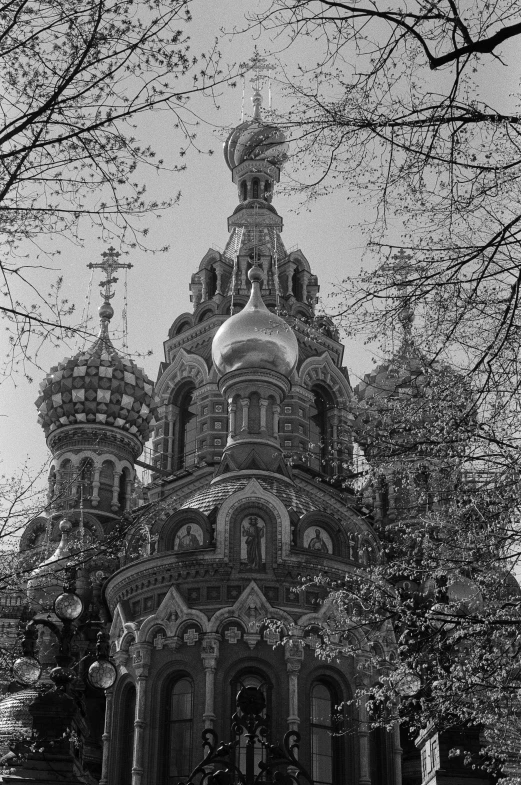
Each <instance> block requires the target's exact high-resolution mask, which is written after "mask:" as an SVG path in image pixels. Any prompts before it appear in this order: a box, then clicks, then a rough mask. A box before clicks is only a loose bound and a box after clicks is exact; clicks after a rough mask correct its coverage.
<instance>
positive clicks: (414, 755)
mask: <svg viewBox="0 0 521 785" xmlns="http://www.w3.org/2000/svg"><path fill="white" fill-rule="evenodd" d="M261 102H262V100H261V94H260V92H259V91H258V90H257V91H256V92H255V94H254V98H253V103H254V113H253V117H252V118H251V119H248V120H246V121H245V122H242V123H241V124H240V125H238V126H237V127H236V128H234V129H233V130H232V131H231V133H230V134H229V136H228V139H227V141H226V144H225V148H224V158H225V162H226V165H227V166H228V167H229V169H230V173H231V179H232V182H233V185H234V186H235V187H236V189H237V194H238V205H237V207H236V209H235V210H234V212H233V214H232V215H231V216H230V217H229V218H228V233H229V234H228V240H227V242H226V246H225V249H224V251H222V252H219V251H216V250H214V249H209V250H208V251H207V252H206V253H205V255H204V256H203V258H202V260H201V262H200V264H199V266H198V268H197V270H196V271H195V272H194V274H193V275H192V277H191V284H190V291H191V296H190V300H191V308H190V310H188V309H187V311H186V312H185V313H182V314H180V315H179V316H177V317H176V318H175V319H174V321H173V323H172V325H171V327H170V329H169V331H168V336H167V337H166V340H165V343H164V361H163V362H162V363H161V365H160V368H159V373H158V377H157V381H156V383H155V385H153V384H152V382H151V381H150V380H149V379H148V378H147V377H146V375H145V374H144V373H143V371H141V370H140V369H139V368H138V367H137V366H136V365H135V364H134V363H133V362H132V361H131V360H130V359H128V358H127V357H126V356H125V355H124V354H123V353H120V352H118V351H117V350H116V349H115V347H114V346H113V344H112V342H111V340H110V335H109V332H110V320H111V317H112V315H113V309H112V306H111V304H110V299H111V297H112V292H111V289H110V284H111V278H112V274H113V272H114V271H115V270H117V269H118V267H120V266H122V265H121V264H120V263H119V261H118V254H117V253H116V252H115V251H114V249H110V250H109V251H106V252H105V254H104V255H103V261H102V263H101V264H100V266H101V267H102V268H103V269H104V271H105V272H106V274H107V281H106V282H105V284H106V285H105V295H104V302H103V304H102V306H101V308H100V320H101V331H100V335H99V337H98V339H97V340H96V342H95V343H94V344H93V345H92V346H91V347H90V348H88V349H86V350H83V351H81V352H79V353H78V354H77V355H75V356H74V357H72V358H67V359H65V360H63V361H62V362H60V363H59V364H58V365H57V366H56V367H54V368H53V369H52V370H51V371H50V372H49V374H48V375H47V376H46V378H45V379H44V381H43V383H42V385H41V394H40V397H39V398H38V401H37V407H38V411H39V418H40V422H41V425H42V426H43V429H44V431H45V436H46V438H47V443H48V446H49V449H50V451H51V453H52V455H53V462H52V468H51V471H50V475H49V498H50V499H52V500H54V506H53V508H52V513H50V514H49V516H48V517H46V518H44V517H41V518H39V519H37V520H35V521H32V522H31V523H30V525H29V526H28V527H27V529H26V531H25V532H24V534H23V536H22V539H21V551H22V553H23V554H25V555H26V556H27V559H32V560H33V561H32V562H31V565H33V568H32V572H31V577H30V579H29V586H28V596H29V600H30V602H32V603H33V605H31V608H33V609H34V607H35V605H34V603H35V602H38V603H39V605H38V608H39V612H43V610H45V608H46V605H45V603H46V602H48V601H49V597H50V595H51V594H52V592H54V595H56V594H57V593H58V592H59V591H60V589H59V583H60V580H59V579H58V578H57V577H56V575H57V565H59V566H58V569H59V570H61V569H62V568H63V567H64V566H65V563H66V562H67V563H68V562H69V561H70V560H73V558H74V554H75V553H78V552H84V550H85V548H87V549H88V548H92V550H93V552H95V548H94V546H95V545H97V544H100V543H101V544H103V542H111V543H112V542H113V543H117V536H116V535H117V532H118V527H119V526H120V525H121V521H122V520H123V521H124V522H125V526H126V527H127V528H126V529H125V532H126V533H125V536H124V540H123V544H122V545H120V546H117V545H114V546H111V548H112V550H111V548H108V549H107V548H105V549H103V548H101V549H100V552H99V553H97V552H95V555H94V556H93V557H92V558H91V559H89V560H87V561H83V562H82V563H81V564H80V565H79V568H78V571H77V579H76V593H77V594H78V595H79V596H80V597H81V598H82V601H83V606H84V608H85V609H86V612H87V611H88V612H94V611H95V613H96V614H97V615H96V619H97V620H99V624H100V625H102V626H103V628H104V630H105V631H106V632H107V633H108V635H109V636H110V640H109V643H110V656H111V659H112V661H113V662H114V664H115V665H116V668H117V679H116V681H115V683H114V685H113V686H112V687H111V688H110V689H108V690H106V692H105V691H103V690H101V689H96V688H95V687H94V686H92V685H87V686H83V687H82V690H81V691H80V693H79V697H78V699H77V700H78V705H79V706H80V711H79V715H81V716H79V717H78V716H76V715H75V719H74V722H75V723H76V725H75V727H76V734H75V742H74V744H73V745H72V747H71V749H72V752H71V751H70V750H69V749H67V750H65V748H64V747H63V743H61V742H60V744H61V746H60V744H57V745H56V748H55V750H56V751H55V753H52V752H49V753H45V754H44V753H41V751H40V752H38V750H30V751H29V752H27V754H26V756H25V758H24V760H23V761H22V762H21V763H19V768H18V769H17V768H16V765H15V764H13V766H14V767H13V768H11V769H9V770H8V771H7V773H6V774H4V775H3V777H2V779H3V780H4V781H5V782H14V781H15V780H16V781H17V782H19V781H20V778H21V779H22V780H24V781H25V780H27V781H28V782H37V781H38V782H39V781H44V780H45V782H48V783H54V782H66V783H69V782H70V783H76V782H82V783H88V785H94V784H95V783H100V785H178V783H187V782H188V780H189V777H190V774H191V772H192V771H193V770H194V768H195V767H196V766H197V764H198V763H199V762H200V761H201V759H202V757H203V747H202V736H201V734H202V732H203V731H204V730H205V729H211V731H213V732H214V734H216V736H215V737H216V738H218V739H219V740H220V741H222V742H228V741H230V740H231V739H232V737H233V733H232V730H231V726H232V723H233V716H234V714H235V712H236V711H237V707H236V697H237V694H238V692H240V691H241V690H245V689H247V688H254V689H255V690H256V691H257V694H259V693H260V694H261V695H262V716H263V717H264V720H263V722H264V726H265V728H264V731H263V732H264V733H265V735H264V736H263V738H265V739H267V740H268V741H269V742H270V743H271V744H277V745H280V744H282V740H283V738H284V736H285V734H286V733H288V732H298V733H299V734H300V747H299V752H298V763H299V764H300V766H301V767H302V768H303V769H305V771H306V772H307V773H308V774H309V777H310V780H311V782H312V783H313V784H314V785H402V783H404V785H420V783H425V784H426V783H427V782H432V783H437V782H441V779H440V775H439V769H440V768H443V767H442V766H441V764H440V758H439V755H440V751H439V749H438V750H436V747H435V745H434V746H433V745H432V744H431V747H430V748H429V755H427V754H426V753H422V749H420V748H417V747H416V746H415V745H414V744H413V743H412V742H410V741H409V742H407V741H405V740H404V739H402V740H401V739H400V732H399V729H398V727H397V726H395V728H394V730H387V729H385V728H374V729H372V728H371V723H370V717H369V716H368V714H367V710H366V707H365V703H364V701H360V700H355V695H356V694H357V693H358V692H359V691H360V690H362V691H366V692H367V693H370V690H371V685H372V684H373V683H374V682H375V680H377V679H378V678H379V676H380V675H381V673H388V672H390V670H391V669H392V668H393V665H394V664H395V663H396V658H397V653H396V652H397V646H396V640H395V636H394V633H393V630H392V628H391V627H390V626H389V627H386V626H385V625H384V627H383V628H382V629H381V630H379V631H378V634H376V633H375V634H374V635H372V636H371V635H368V634H364V633H363V631H362V630H361V629H360V625H359V624H357V619H356V612H355V611H356V609H354V610H353V623H352V625H351V626H350V627H348V628H347V629H346V630H345V631H344V632H343V635H344V639H345V640H349V642H350V644H351V646H352V648H353V647H354V648H355V649H356V651H357V655H356V656H353V655H352V654H349V655H348V654H344V653H343V652H342V646H341V642H342V641H341V639H340V638H339V648H338V657H336V658H334V659H332V660H325V659H321V658H320V657H317V656H316V649H317V645H318V643H319V641H320V634H321V627H322V624H323V622H324V620H325V619H326V618H327V617H328V614H330V613H331V612H332V609H331V608H330V606H329V605H328V603H327V602H323V601H322V600H323V598H324V595H325V590H324V588H323V587H321V586H320V585H319V584H316V583H313V578H314V577H315V576H318V575H323V576H327V578H328V579H329V580H331V581H335V580H344V579H345V578H346V576H349V575H350V574H356V573H358V572H359V571H360V570H371V567H372V565H373V564H375V563H376V562H377V561H378V559H379V553H380V545H379V541H378V537H377V535H376V533H375V528H374V521H375V520H377V519H378V517H379V516H380V517H381V516H382V515H383V514H384V511H383V509H382V502H381V498H380V496H379V492H378V491H377V490H375V489H373V488H370V489H366V492H365V495H364V496H363V498H362V496H361V495H360V493H359V492H358V490H359V489H357V488H356V487H355V485H354V479H353V472H352V466H353V451H354V450H355V443H354V441H353V427H354V419H355V405H354V404H355V400H356V395H355V392H354V391H353V389H352V387H351V384H350V380H349V375H348V373H347V370H346V368H345V367H344V366H343V364H342V363H343V360H342V357H343V346H342V344H341V342H340V340H339V336H338V333H337V330H336V329H335V326H334V324H333V323H332V322H331V321H330V320H329V319H328V318H325V317H318V316H316V315H315V306H316V303H317V295H318V291H319V284H318V278H317V276H316V274H315V273H314V272H313V270H312V267H311V265H310V263H309V262H308V260H307V259H306V256H305V255H304V253H303V252H302V251H301V250H299V249H297V250H291V251H288V250H287V249H286V247H285V245H284V242H283V239H282V229H283V220H282V217H281V216H280V215H279V214H278V212H277V210H276V208H275V206H274V192H275V188H276V185H277V183H278V181H279V177H280V171H281V167H282V165H283V162H284V159H285V157H286V155H287V147H288V145H287V142H286V139H285V137H284V134H283V133H282V132H281V131H280V129H278V128H277V127H275V126H272V125H270V124H269V123H266V122H265V121H263V119H262V116H261ZM370 384H371V381H370V378H369V377H367V380H366V383H365V384H364V385H362V388H363V390H362V393H363V394H364V395H367V394H368V393H367V390H368V387H370ZM149 438H151V439H152V441H151V444H152V458H151V461H149V463H151V467H150V468H151V471H152V481H151V482H150V484H149V485H148V487H147V488H146V489H145V496H144V497H143V493H141V494H139V496H140V498H139V499H138V493H137V491H136V466H139V465H140V463H142V461H141V459H140V456H141V453H142V450H143V447H144V445H145V443H146V442H147V440H148V439H149ZM111 538H112V539H111ZM58 541H59V545H58ZM46 543H47V546H46ZM49 543H52V548H50V549H49V547H48V546H49ZM80 545H81V547H82V548H83V551H81V550H80V551H79V550H78V548H79V546H80ZM45 547H47V550H45ZM75 548H76V550H75ZM43 553H45V559H42V558H41V556H40V559H38V558H37V557H38V554H43ZM42 562H43V563H42ZM51 590H52V591H51ZM51 615H52V610H51V611H49V616H48V618H51ZM53 618H55V617H54V616H53ZM41 635H43V637H40V643H39V647H40V661H41V662H42V664H44V665H45V662H50V661H51V659H52V656H51V655H52V634H51V633H49V631H48V630H44V631H43V633H42V634H41ZM82 645H83V646H84V648H83V649H81V646H80V649H79V650H80V651H81V650H82V651H86V650H87V648H88V646H89V645H91V646H92V639H90V644H89V639H88V637H87V639H86V642H84V643H82ZM86 647H87V648H86ZM375 652H376V653H377V655H378V659H379V661H380V663H381V670H379V671H378V672H375V669H374V666H373V665H372V662H373V661H374V654H375ZM46 657H47V660H46V659H45V658H46ZM49 667H50V665H49ZM46 673H47V674H48V673H49V670H48V668H47V671H46V669H45V667H44V671H43V676H42V679H43V682H45V679H47V681H46V682H45V683H46V684H47V687H48V686H49V676H48V675H47V676H46ZM42 679H41V680H42ZM73 686H76V687H77V683H76V682H73ZM78 689H79V688H78ZM41 695H42V693H41V691H38V689H37V687H36V686H31V687H28V686H27V687H25V688H24V689H22V690H20V691H16V690H13V691H12V692H11V693H10V694H9V695H8V697H6V698H4V699H3V700H2V701H1V702H0V741H1V743H2V744H3V749H4V751H5V750H6V749H7V747H8V744H7V740H8V739H9V738H10V737H11V736H12V735H13V733H14V732H21V731H24V730H26V729H27V728H31V727H36V725H33V726H31V722H33V723H35V722H36V719H37V718H40V720H41V718H42V716H43V717H44V718H47V720H48V721H49V723H50V724H52V711H53V710H52V708H50V705H49V706H47V709H46V710H45V711H47V713H45V711H44V710H43V709H41V711H40V710H39V712H40V713H36V714H35V710H34V709H33V708H32V706H33V704H34V701H38V700H41ZM38 696H39V697H38ZM259 711H261V709H259ZM42 712H43V713H42ZM35 718H36V719H35ZM49 718H51V719H49ZM47 720H46V721H47ZM261 735H262V734H261ZM215 737H214V736H211V738H215ZM259 738H260V737H259ZM247 741H248V737H247V734H246V733H244V732H243V733H242V734H240V735H239V737H238V742H237V744H236V745H235V746H233V748H232V749H231V751H230V753H229V760H230V762H231V764H233V766H235V767H236V768H237V769H239V770H240V771H242V772H245V771H246V767H247V756H248V751H247ZM67 743H68V744H69V743H70V742H67ZM420 746H421V745H420ZM60 750H61V751H60ZM431 753H432V754H431ZM53 754H54V755H55V758H54V759H53V758H52V755H53ZM267 754H268V753H267V751H266V748H265V747H263V746H262V744H260V743H257V744H256V745H255V747H254V762H255V766H256V767H257V766H258V764H259V763H262V762H263V761H264V762H265V761H266V760H267V758H266V755H267ZM46 755H47V757H46ZM422 755H423V757H422ZM436 755H437V756H438V757H437V758H436ZM60 756H61V757H60ZM67 756H69V757H68V758H67ZM52 760H54V763H53V764H52V765H53V766H54V767H55V768H54V769H52V766H51V768H50V769H49V766H48V765H47V764H48V763H49V761H52ZM65 760H68V761H69V763H67V764H66V763H65V762H64V761H65ZM422 760H423V767H422ZM46 761H47V763H46ZM60 761H61V762H60ZM58 764H59V766H61V767H62V768H61V769H60V771H62V775H61V779H60V777H59V776H58V775H57V774H56V771H57V769H56V767H57V766H58ZM49 765H50V764H49ZM46 766H47V768H46ZM218 768H219V767H217V769H218ZM217 769H215V767H214V769H213V770H214V771H217ZM290 769H291V767H290ZM234 770H236V769H234ZM258 771H259V769H258V768H256V772H258ZM295 771H296V769H295ZM49 772H50V773H49ZM453 774H454V772H453ZM290 775H291V771H290ZM290 775H284V776H290ZM281 776H282V775H281ZM458 776H459V775H458ZM458 776H453V777H452V779H451V783H460V782H463V781H465V782H468V783H469V785H474V784H475V783H481V782H484V780H481V779H479V777H478V776H477V775H474V777H473V778H471V779H465V777H463V775H462V777H460V778H458ZM198 777H199V779H197V780H196V781H197V782H199V781H201V774H199V775H198ZM212 781H213V782H215V783H216V785H217V783H221V782H222V783H224V782H235V781H236V782H243V781H244V782H246V780H241V779H240V778H239V777H238V775H235V779H230V780H226V779H219V778H218V777H217V778H214V780H212ZM258 781H259V782H260V781H263V782H275V781H280V782H284V783H286V782H288V783H289V782H290V781H291V782H293V780H289V779H280V780H277V779H273V777H272V774H270V773H269V772H268V773H266V774H265V775H264V778H263V779H262V780H258ZM299 781H300V782H306V779H305V778H303V777H302V778H301V779H300V780H299ZM444 781H445V780H444ZM204 782H206V780H205V781H204Z"/></svg>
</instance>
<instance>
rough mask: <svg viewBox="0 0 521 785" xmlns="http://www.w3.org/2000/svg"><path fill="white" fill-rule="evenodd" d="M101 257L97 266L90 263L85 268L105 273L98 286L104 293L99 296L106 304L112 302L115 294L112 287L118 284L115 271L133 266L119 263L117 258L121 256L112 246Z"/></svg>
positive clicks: (127, 263)
mask: <svg viewBox="0 0 521 785" xmlns="http://www.w3.org/2000/svg"><path fill="white" fill-rule="evenodd" d="M101 256H102V259H103V261H102V262H99V263H98V264H94V262H90V264H88V265H87V267H88V268H89V270H92V269H95V268H99V269H100V270H103V272H104V273H105V276H106V277H105V280H104V281H100V282H99V284H98V285H99V286H101V287H104V289H105V291H104V292H101V296H102V297H103V299H104V300H105V302H106V303H107V302H108V301H109V300H112V298H113V297H114V295H115V292H113V291H112V285H113V284H115V283H117V282H118V279H117V278H115V277H114V273H115V272H116V270H123V269H125V270H130V268H131V267H133V266H134V265H132V264H130V263H129V262H120V261H119V257H120V256H121V254H120V252H119V251H116V249H115V248H114V247H113V246H112V245H111V246H110V248H109V249H108V250H107V251H103V253H102V254H101Z"/></svg>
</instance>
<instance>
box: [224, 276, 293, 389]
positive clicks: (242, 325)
mask: <svg viewBox="0 0 521 785" xmlns="http://www.w3.org/2000/svg"><path fill="white" fill-rule="evenodd" d="M248 278H249V279H250V281H251V284H252V286H251V295H250V299H249V301H248V303H247V304H246V305H245V306H244V308H243V309H242V311H241V312H240V313H237V314H235V315H234V316H230V318H229V319H227V320H226V321H225V322H224V323H223V324H222V325H221V326H220V327H219V329H218V330H217V332H216V334H215V337H214V339H213V342H212V359H213V363H214V365H215V367H216V369H217V371H218V373H219V374H220V375H223V374H225V373H229V372H230V371H237V370H242V369H258V368H264V369H267V370H270V371H277V372H278V373H281V374H283V376H290V375H291V373H292V371H293V370H294V368H295V366H296V364H297V360H298V344H297V339H296V337H295V333H294V332H293V330H292V329H291V327H290V326H289V324H286V322H285V321H284V319H281V317H280V316H277V315H276V314H274V313H271V311H269V310H268V308H267V307H266V305H265V304H264V302H263V299H262V295H261V292H260V284H261V281H262V278H263V274H262V270H261V269H260V268H259V267H252V268H251V270H249V272H248Z"/></svg>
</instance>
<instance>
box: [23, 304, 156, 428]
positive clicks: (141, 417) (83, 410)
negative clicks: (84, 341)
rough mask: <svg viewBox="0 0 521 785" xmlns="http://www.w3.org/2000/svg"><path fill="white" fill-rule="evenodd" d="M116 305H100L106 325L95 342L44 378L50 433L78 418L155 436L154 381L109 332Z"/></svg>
mask: <svg viewBox="0 0 521 785" xmlns="http://www.w3.org/2000/svg"><path fill="white" fill-rule="evenodd" d="M113 313H114V311H113V309H112V307H111V305H110V303H108V302H105V303H104V304H103V305H101V306H100V309H99V314H100V317H101V330H100V334H99V336H98V338H97V339H96V341H95V342H94V343H93V344H92V346H91V347H90V348H88V349H86V350H85V351H81V352H78V354H76V355H75V356H74V357H72V358H65V359H64V360H63V361H62V362H61V363H59V364H58V365H57V366H55V367H54V368H51V371H50V372H49V373H48V374H47V376H46V377H45V379H44V380H43V382H42V383H41V384H40V391H41V395H40V396H39V398H38V399H37V401H36V406H37V408H38V422H39V423H40V424H41V425H42V427H43V429H44V431H45V435H46V436H49V434H50V433H52V432H53V431H55V430H56V429H57V428H63V427H65V426H67V425H77V424H79V423H91V424H95V423H97V424H100V425H111V426H112V427H114V428H120V429H121V430H123V431H126V432H127V433H131V434H133V435H134V436H136V437H137V438H138V439H139V440H140V441H141V442H146V441H147V439H148V438H149V437H150V432H151V428H152V426H153V425H154V422H155V419H154V414H155V410H156V408H157V403H156V401H155V398H154V387H153V384H152V382H151V381H150V379H148V377H147V376H146V375H145V373H144V371H143V370H142V369H141V368H138V367H137V365H136V364H135V363H134V362H133V361H132V360H130V359H128V358H126V357H125V358H124V357H121V356H120V355H119V354H118V353H117V351H116V349H115V348H114V346H113V344H112V342H111V340H110V338H109V336H108V322H109V319H110V318H111V317H112V315H113Z"/></svg>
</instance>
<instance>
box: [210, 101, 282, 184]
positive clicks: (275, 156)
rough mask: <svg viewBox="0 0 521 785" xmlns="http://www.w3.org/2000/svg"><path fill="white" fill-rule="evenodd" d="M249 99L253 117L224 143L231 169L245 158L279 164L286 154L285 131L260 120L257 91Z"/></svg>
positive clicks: (235, 129) (225, 153) (237, 128)
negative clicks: (253, 110)
mask: <svg viewBox="0 0 521 785" xmlns="http://www.w3.org/2000/svg"><path fill="white" fill-rule="evenodd" d="M252 100H253V104H254V106H255V112H254V115H253V118H252V119H251V120H246V122H244V123H241V124H240V125H238V126H237V127H236V128H234V129H233V131H231V133H230V134H229V136H228V138H227V140H226V142H225V143H224V160H225V161H226V164H227V166H228V168H229V169H232V170H233V169H235V167H236V166H239V164H242V163H243V162H244V161H267V162H268V163H270V164H274V165H275V166H279V167H280V166H282V164H283V163H284V161H285V160H286V158H287V156H288V143H287V142H286V137H285V135H284V132H283V131H282V130H281V129H280V128H277V126H275V125H268V124H267V123H263V122H262V119H261V114H260V107H261V103H262V99H261V96H260V93H258V92H256V93H255V95H254V96H253V99H252Z"/></svg>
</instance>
